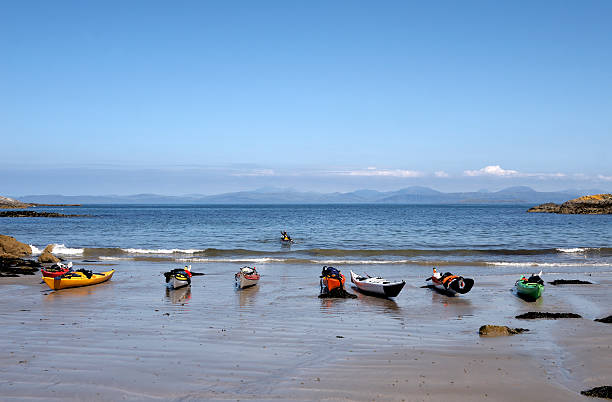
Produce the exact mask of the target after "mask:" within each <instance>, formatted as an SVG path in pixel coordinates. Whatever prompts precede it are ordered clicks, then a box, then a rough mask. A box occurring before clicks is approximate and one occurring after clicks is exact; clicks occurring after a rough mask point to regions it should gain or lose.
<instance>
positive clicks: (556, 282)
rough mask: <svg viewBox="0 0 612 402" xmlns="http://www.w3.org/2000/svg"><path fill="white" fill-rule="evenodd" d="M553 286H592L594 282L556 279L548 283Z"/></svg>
mask: <svg viewBox="0 0 612 402" xmlns="http://www.w3.org/2000/svg"><path fill="white" fill-rule="evenodd" d="M548 283H550V284H551V285H555V286H557V285H592V284H593V282H589V281H581V280H579V279H555V280H554V281H552V282H548Z"/></svg>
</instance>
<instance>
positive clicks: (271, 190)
mask: <svg viewBox="0 0 612 402" xmlns="http://www.w3.org/2000/svg"><path fill="white" fill-rule="evenodd" d="M405 190H423V191H428V192H429V194H427V195H432V196H433V195H435V194H432V193H431V192H435V193H438V194H440V195H452V194H470V193H473V194H495V193H500V192H510V191H513V192H532V193H542V194H560V193H589V194H584V195H593V194H602V193H608V192H612V191H611V190H604V189H595V188H590V189H580V188H564V189H559V190H552V191H540V190H536V189H534V188H532V187H530V186H509V187H504V188H501V189H499V190H490V189H486V188H483V189H480V190H463V191H442V190H436V189H435V188H432V187H429V186H419V185H415V186H407V187H401V188H398V189H396V190H376V189H371V188H359V189H356V190H351V191H332V192H321V191H313V190H299V189H295V188H291V187H274V186H266V187H258V188H255V189H251V190H235V191H225V192H219V193H212V194H204V193H183V194H176V193H175V194H164V193H153V192H139V193H130V194H117V193H105V194H83V193H81V194H62V193H40V194H22V195H20V196H15V195H13V196H10V198H13V199H17V200H19V198H24V197H136V196H157V197H215V196H222V195H229V194H239V193H255V194H282V193H297V194H319V195H330V194H343V195H347V194H353V193H359V192H371V193H379V194H390V193H397V192H402V191H405ZM413 194H414V195H424V194H423V193H413Z"/></svg>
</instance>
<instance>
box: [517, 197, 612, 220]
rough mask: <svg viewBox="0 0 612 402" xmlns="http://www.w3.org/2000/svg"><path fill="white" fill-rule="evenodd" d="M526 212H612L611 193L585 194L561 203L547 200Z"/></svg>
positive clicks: (600, 213) (595, 213) (599, 213)
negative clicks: (547, 201)
mask: <svg viewBox="0 0 612 402" xmlns="http://www.w3.org/2000/svg"><path fill="white" fill-rule="evenodd" d="M527 212H544V213H554V214H590V215H603V214H612V194H597V195H585V196H584V197H579V198H574V199H573V200H569V201H566V202H564V203H563V204H555V203H553V202H549V203H546V204H542V205H538V206H536V207H533V208H529V209H528V210H527Z"/></svg>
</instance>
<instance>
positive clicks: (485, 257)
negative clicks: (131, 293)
mask: <svg viewBox="0 0 612 402" xmlns="http://www.w3.org/2000/svg"><path fill="white" fill-rule="evenodd" d="M528 207H529V205H378V204H372V205H83V206H80V207H38V208H36V210H37V211H48V212H59V213H63V214H74V215H84V216H78V217H68V218H2V219H1V220H0V233H2V234H7V235H11V236H14V237H16V238H17V239H18V240H19V241H22V242H25V243H28V244H30V245H32V246H33V250H34V251H35V252H40V250H42V249H43V248H44V247H45V246H46V245H48V244H55V245H56V246H55V248H54V253H55V254H58V255H60V256H63V257H64V258H68V259H69V258H92V259H95V258H101V259H139V258H140V259H142V258H150V259H151V260H154V259H161V260H162V261H163V260H167V261H176V262H180V263H189V262H202V263H206V262H211V263H212V262H214V263H219V262H221V263H222V262H228V263H253V264H255V263H258V264H261V263H269V264H274V263H283V264H287V263H289V264H291V263H296V264H317V265H322V264H324V265H346V264H353V265H354V264H357V265H425V266H436V265H459V266H477V267H503V266H508V265H511V266H525V267H538V266H539V267H543V268H544V269H546V270H550V269H551V268H550V267H564V266H585V271H586V270H588V267H591V266H597V267H600V268H601V267H612V216H610V215H557V214H533V213H527V212H526V210H527V209H528ZM281 230H286V231H287V232H288V233H289V234H290V235H291V237H292V238H293V240H294V243H293V244H292V245H291V246H290V247H287V246H282V245H281V244H280V231H281Z"/></svg>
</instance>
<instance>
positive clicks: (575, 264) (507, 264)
mask: <svg viewBox="0 0 612 402" xmlns="http://www.w3.org/2000/svg"><path fill="white" fill-rule="evenodd" d="M485 264H486V265H495V266H503V267H612V263H609V262H536V261H529V262H504V261H497V262H486V263H485Z"/></svg>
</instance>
